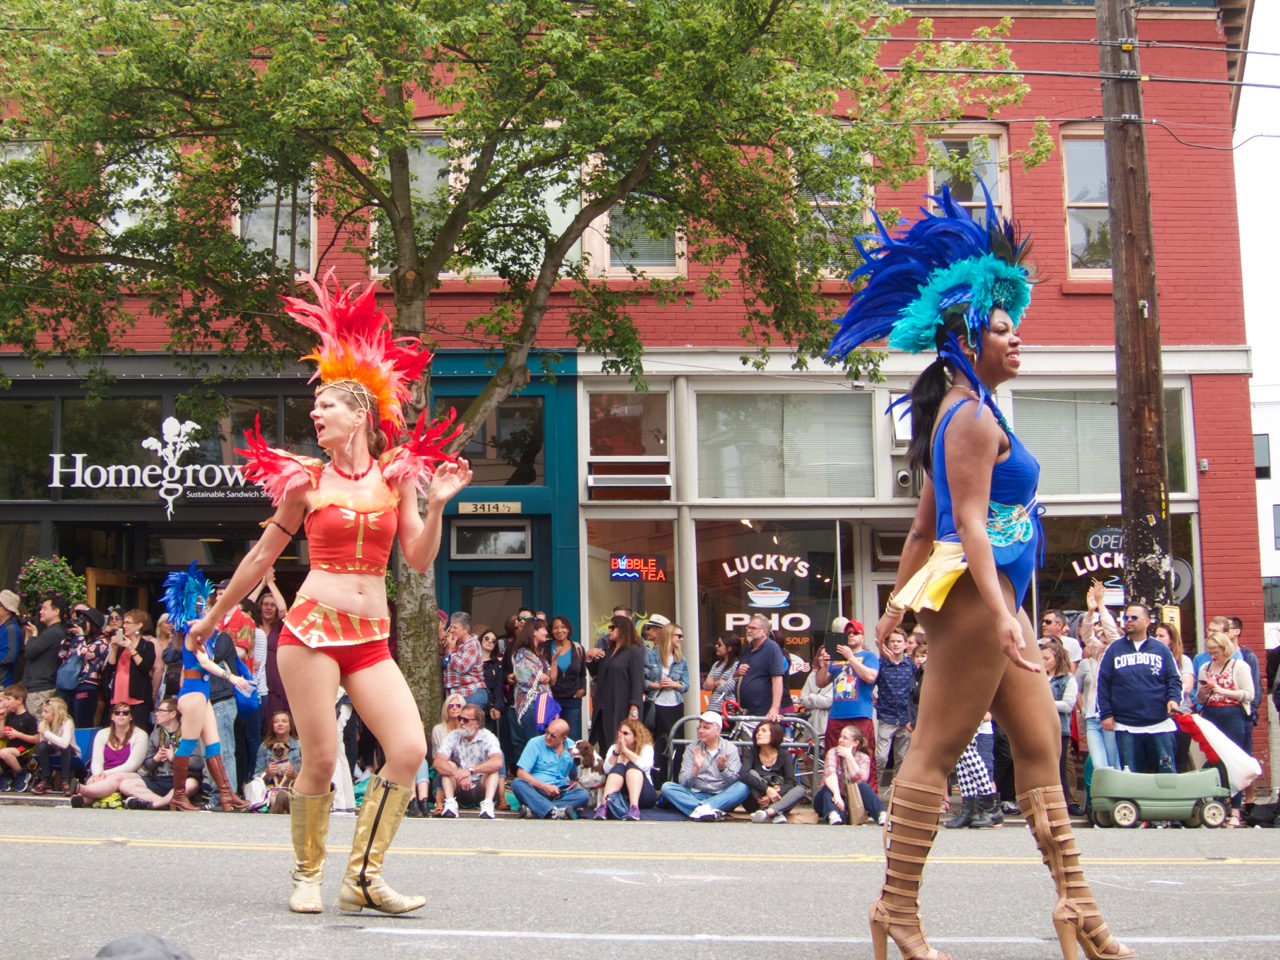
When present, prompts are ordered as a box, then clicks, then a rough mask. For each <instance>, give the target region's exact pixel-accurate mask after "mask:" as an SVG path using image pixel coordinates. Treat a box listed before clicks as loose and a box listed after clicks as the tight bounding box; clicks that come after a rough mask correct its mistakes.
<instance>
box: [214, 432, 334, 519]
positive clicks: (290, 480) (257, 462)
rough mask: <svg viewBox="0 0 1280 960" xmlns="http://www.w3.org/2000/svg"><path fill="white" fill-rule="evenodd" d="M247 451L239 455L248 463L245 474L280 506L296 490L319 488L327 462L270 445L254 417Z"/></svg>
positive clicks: (246, 442)
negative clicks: (321, 474)
mask: <svg viewBox="0 0 1280 960" xmlns="http://www.w3.org/2000/svg"><path fill="white" fill-rule="evenodd" d="M244 442H245V449H244V450H236V453H238V454H240V456H242V457H244V458H245V460H246V461H247V462H246V464H245V468H244V475H245V478H246V479H247V480H250V481H252V482H254V483H256V484H258V486H260V487H262V489H263V490H265V491H266V493H267V495H268V496H269V497H271V502H272V504H274V505H278V504H279V503H280V501H281V500H283V499H284V496H285V494H287V493H288V492H289V491H290V490H293V489H295V488H296V487H301V486H305V485H307V484H310V485H311V487H312V489H314V488H316V487H318V486H319V485H320V473H321V472H322V471H323V470H324V461H323V460H317V459H315V458H314V457H299V456H296V455H295V454H292V453H289V452H288V451H285V450H277V449H276V448H275V447H271V446H268V445H267V441H266V440H264V439H263V437H262V424H261V422H260V420H259V418H258V417H254V420H253V429H252V430H249V431H247V432H246V433H245V435H244Z"/></svg>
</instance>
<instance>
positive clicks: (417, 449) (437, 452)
mask: <svg viewBox="0 0 1280 960" xmlns="http://www.w3.org/2000/svg"><path fill="white" fill-rule="evenodd" d="M457 414H458V412H457V411H456V410H450V411H449V415H448V416H446V417H441V418H440V419H439V420H432V421H431V422H430V423H428V422H427V414H426V412H425V411H424V412H423V413H422V414H421V415H419V417H418V423H417V425H416V426H414V428H413V433H412V434H411V435H410V436H409V439H408V440H406V441H405V442H404V443H402V444H401V445H400V446H398V447H392V448H391V449H390V450H388V451H387V452H386V453H384V454H383V455H382V457H381V458H380V459H381V463H382V479H383V480H385V481H386V482H387V483H388V484H393V483H399V482H400V481H402V480H412V481H413V482H414V483H415V484H416V485H417V487H418V492H419V493H422V494H425V493H426V485H425V481H426V480H429V479H430V478H431V475H432V473H434V472H435V466H436V464H438V463H445V462H448V463H457V462H458V458H457V456H456V455H454V454H452V453H449V452H448V451H446V450H445V447H447V446H448V445H449V444H450V443H452V442H453V440H454V439H455V438H456V437H457V436H458V434H460V433H462V425H461V424H458V425H457V426H454V420H455V419H456V417H457Z"/></svg>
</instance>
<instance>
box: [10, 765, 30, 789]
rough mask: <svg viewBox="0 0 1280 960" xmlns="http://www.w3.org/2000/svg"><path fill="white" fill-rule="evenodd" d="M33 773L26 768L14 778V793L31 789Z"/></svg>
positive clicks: (12, 787)
mask: <svg viewBox="0 0 1280 960" xmlns="http://www.w3.org/2000/svg"><path fill="white" fill-rule="evenodd" d="M31 780H32V777H31V774H29V773H27V772H26V771H25V770H24V771H23V772H22V773H19V774H18V775H17V776H16V777H14V778H13V785H12V786H11V787H10V789H11V790H13V792H14V793H26V792H27V791H28V790H30V789H31Z"/></svg>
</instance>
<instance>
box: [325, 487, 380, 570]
mask: <svg viewBox="0 0 1280 960" xmlns="http://www.w3.org/2000/svg"><path fill="white" fill-rule="evenodd" d="M317 494H318V497H317V502H316V503H315V504H313V505H312V507H311V509H310V510H309V511H308V512H307V519H306V520H305V521H304V522H303V526H304V527H305V528H306V531H307V546H308V549H309V550H310V553H311V569H312V570H329V571H331V572H333V573H373V574H377V575H378V576H382V575H383V574H385V573H386V572H387V559H388V558H389V557H390V556H391V547H392V545H393V544H394V543H395V539H396V525H397V523H398V522H399V515H398V511H397V507H398V502H397V499H396V497H395V495H394V494H393V493H392V492H391V491H390V490H387V491H386V498H385V499H384V501H383V502H382V504H381V505H375V504H370V503H358V502H355V501H353V500H351V499H350V498H348V497H335V498H330V497H327V496H325V495H324V494H322V493H320V492H319V490H317Z"/></svg>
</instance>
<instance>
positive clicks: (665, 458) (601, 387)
mask: <svg viewBox="0 0 1280 960" xmlns="http://www.w3.org/2000/svg"><path fill="white" fill-rule="evenodd" d="M636 392H637V391H636V390H628V389H619V388H618V387H611V386H608V385H606V384H591V385H589V386H587V387H586V389H585V390H584V391H583V403H582V408H581V409H582V415H581V417H580V421H581V424H580V426H579V429H580V430H581V431H582V434H581V435H582V437H583V446H582V459H583V461H584V462H587V463H670V462H671V460H672V459H673V458H674V453H673V452H672V451H673V450H674V449H675V440H674V439H673V438H672V432H673V428H674V424H675V399H674V397H673V391H672V388H671V385H670V384H667V383H662V384H659V383H655V382H653V381H650V383H649V390H648V395H649V396H652V395H654V394H656V393H661V394H663V395H664V396H665V397H666V407H667V452H666V453H665V454H661V455H659V454H648V455H639V454H638V455H636V456H634V457H606V456H600V455H598V454H593V453H592V452H591V397H592V396H594V395H597V394H598V395H613V396H616V395H618V394H624V393H636Z"/></svg>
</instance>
